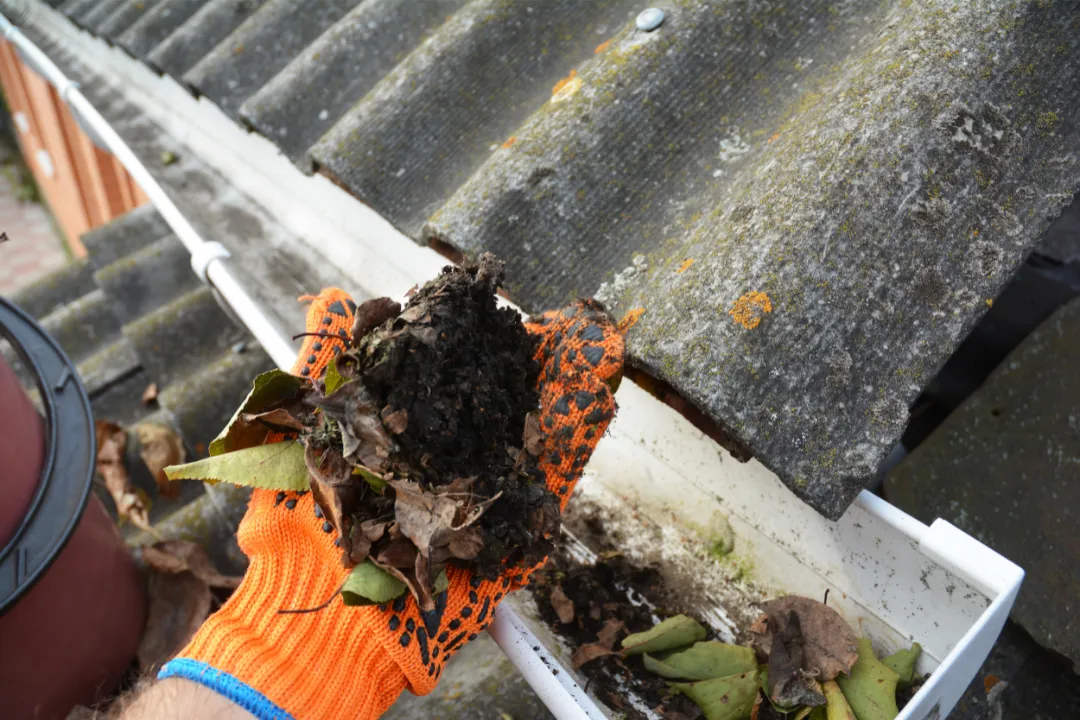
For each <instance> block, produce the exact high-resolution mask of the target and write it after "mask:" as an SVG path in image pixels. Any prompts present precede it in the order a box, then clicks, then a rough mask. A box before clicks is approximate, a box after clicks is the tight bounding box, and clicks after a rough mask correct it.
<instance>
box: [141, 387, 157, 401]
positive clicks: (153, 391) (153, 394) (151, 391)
mask: <svg viewBox="0 0 1080 720" xmlns="http://www.w3.org/2000/svg"><path fill="white" fill-rule="evenodd" d="M157 395H158V388H157V383H150V384H149V385H147V386H146V389H145V390H143V393H142V402H143V405H149V404H150V403H152V402H154V401H155V400H157Z"/></svg>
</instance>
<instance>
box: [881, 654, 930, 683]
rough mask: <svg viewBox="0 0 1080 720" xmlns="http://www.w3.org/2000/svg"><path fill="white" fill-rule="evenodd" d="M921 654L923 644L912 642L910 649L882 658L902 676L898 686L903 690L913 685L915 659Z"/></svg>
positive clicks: (882, 660) (891, 668)
mask: <svg viewBox="0 0 1080 720" xmlns="http://www.w3.org/2000/svg"><path fill="white" fill-rule="evenodd" d="M921 654H922V645H920V644H919V643H912V645H911V648H910V649H908V650H900V651H898V652H894V653H893V654H892V655H890V656H889V657H886V658H882V659H881V662H883V663H884V664H885V665H886V666H887V667H888V668H889V669H890V670H892V671H893V672H894V673H896V674H897V675H899V676H900V681H899V682H898V683H897V684H896V686H897V687H898V688H900V689H901V690H903V689H904V688H906V687H908V686H909V685H911V681H912V680H914V679H915V661H917V660H918V659H919V655H921Z"/></svg>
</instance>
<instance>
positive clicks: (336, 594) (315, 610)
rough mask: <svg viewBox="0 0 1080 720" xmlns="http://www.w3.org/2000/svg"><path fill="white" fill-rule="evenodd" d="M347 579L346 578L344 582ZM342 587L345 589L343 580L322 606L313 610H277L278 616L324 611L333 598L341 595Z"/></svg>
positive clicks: (317, 606)
mask: <svg viewBox="0 0 1080 720" xmlns="http://www.w3.org/2000/svg"><path fill="white" fill-rule="evenodd" d="M347 579H348V578H346V580H347ZM344 587H345V580H342V581H341V584H340V585H338V589H337V590H335V591H334V594H333V595H331V596H330V599H328V600H327V601H326V602H324V603H323V604H322V605H316V606H315V607H313V608H305V609H303V610H278V615H302V614H304V613H313V612H318V611H320V610H325V609H326V608H327V607H328V606H329V605H330V603H332V602H334V598H336V597H337V596H338V595H340V594H341V589H342V588H344Z"/></svg>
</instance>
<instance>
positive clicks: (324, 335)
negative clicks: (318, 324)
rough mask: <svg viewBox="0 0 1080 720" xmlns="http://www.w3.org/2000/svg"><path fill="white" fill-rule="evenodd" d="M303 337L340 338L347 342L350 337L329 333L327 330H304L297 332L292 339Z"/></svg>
mask: <svg viewBox="0 0 1080 720" xmlns="http://www.w3.org/2000/svg"><path fill="white" fill-rule="evenodd" d="M302 337H321V338H329V339H330V340H340V341H341V342H345V341H346V340H347V339H348V338H343V337H341V336H340V335H332V334H330V333H327V332H302V333H297V334H295V335H293V336H292V339H293V340H299V339H300V338H302Z"/></svg>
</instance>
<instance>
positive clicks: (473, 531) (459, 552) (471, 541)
mask: <svg viewBox="0 0 1080 720" xmlns="http://www.w3.org/2000/svg"><path fill="white" fill-rule="evenodd" d="M446 547H447V550H448V551H449V553H450V557H455V558H457V559H459V560H473V559H474V558H476V556H477V555H479V554H480V551H481V550H483V549H484V535H483V533H482V532H480V529H479V528H475V527H468V528H465V529H464V530H459V531H458V532H456V533H454V534H453V535H452V536H451V537H450V542H449V543H447V546H446Z"/></svg>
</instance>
